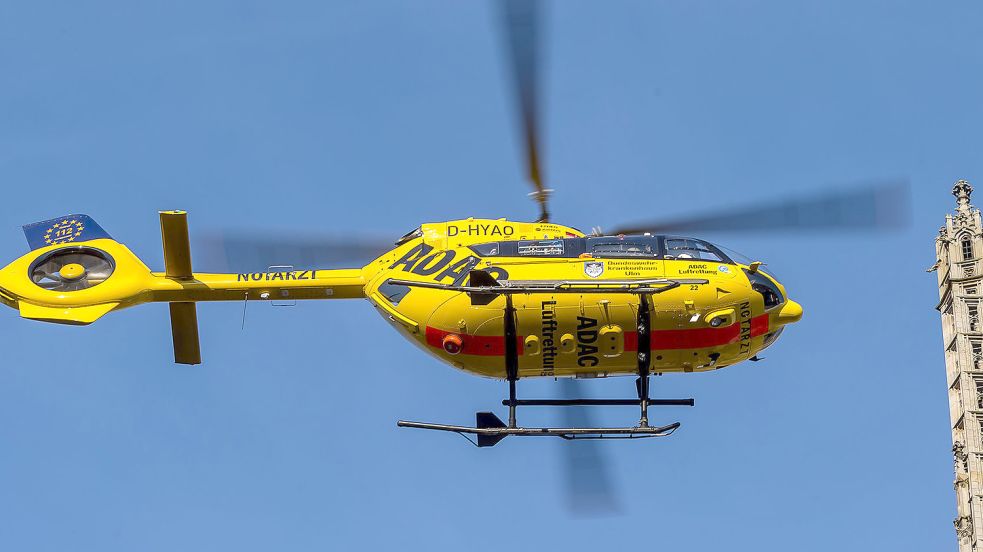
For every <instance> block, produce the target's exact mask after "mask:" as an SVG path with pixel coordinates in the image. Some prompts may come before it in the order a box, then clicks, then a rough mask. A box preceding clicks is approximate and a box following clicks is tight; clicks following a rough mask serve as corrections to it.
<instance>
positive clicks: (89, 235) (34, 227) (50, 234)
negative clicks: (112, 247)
mask: <svg viewBox="0 0 983 552" xmlns="http://www.w3.org/2000/svg"><path fill="white" fill-rule="evenodd" d="M23 228H24V236H25V237H26V238H27V244H28V245H30V246H31V250H32V251H33V250H35V249H41V248H42V247H48V246H49V245H61V244H65V243H69V242H76V241H80V242H81V241H89V240H98V239H103V238H105V239H110V240H111V239H113V238H112V237H111V236H110V235H109V233H107V232H106V231H105V230H103V229H102V226H99V223H97V222H96V221H94V220H92V217H90V216H89V215H65V216H63V217H59V218H55V219H50V220H42V221H41V222H32V223H31V224H27V225H24V227H23Z"/></svg>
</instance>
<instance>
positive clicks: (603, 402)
mask: <svg viewBox="0 0 983 552" xmlns="http://www.w3.org/2000/svg"><path fill="white" fill-rule="evenodd" d="M641 403H642V401H641V399H518V400H516V401H515V405H516V406H638V405H640V404H641ZM508 404H509V400H508V399H503V400H502V406H508ZM695 404H696V401H694V400H693V399H649V400H648V405H649V406H694V405H695Z"/></svg>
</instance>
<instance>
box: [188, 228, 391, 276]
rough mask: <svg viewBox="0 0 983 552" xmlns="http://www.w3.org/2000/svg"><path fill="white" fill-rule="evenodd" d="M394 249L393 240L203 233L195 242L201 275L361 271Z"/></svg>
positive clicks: (195, 253) (197, 266) (196, 266)
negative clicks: (281, 270)
mask: <svg viewBox="0 0 983 552" xmlns="http://www.w3.org/2000/svg"><path fill="white" fill-rule="evenodd" d="M393 247H394V245H393V241H392V240H384V239H382V238H353V239H348V238H346V239H339V238H337V237H331V236H305V237H303V238H298V237H297V236H289V235H286V234H255V233H241V232H239V233H237V232H204V233H200V234H198V235H197V236H196V237H195V239H194V248H193V259H194V264H195V270H196V271H198V272H210V271H215V272H240V273H245V272H264V271H266V270H267V269H268V268H269V267H271V266H292V267H294V268H296V269H299V270H310V269H317V268H361V267H362V266H364V265H365V264H366V263H368V262H369V261H371V260H372V259H375V258H376V257H378V256H379V255H381V254H383V253H385V252H386V251H388V250H390V249H392V248H393Z"/></svg>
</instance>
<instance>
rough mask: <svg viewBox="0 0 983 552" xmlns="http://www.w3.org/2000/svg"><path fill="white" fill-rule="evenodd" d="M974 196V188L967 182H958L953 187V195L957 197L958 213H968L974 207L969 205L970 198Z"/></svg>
mask: <svg viewBox="0 0 983 552" xmlns="http://www.w3.org/2000/svg"><path fill="white" fill-rule="evenodd" d="M972 194H973V186H972V185H971V184H970V183H969V182H968V181H966V180H958V181H956V184H955V185H954V186H953V187H952V195H954V196H956V211H957V212H959V213H965V212H968V211H969V210H970V209H971V208H972V207H973V206H972V205H970V203H969V196H970V195H972Z"/></svg>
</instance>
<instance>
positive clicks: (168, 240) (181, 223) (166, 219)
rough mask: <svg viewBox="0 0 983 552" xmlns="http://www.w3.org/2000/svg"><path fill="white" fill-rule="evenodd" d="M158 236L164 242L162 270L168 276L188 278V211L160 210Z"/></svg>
mask: <svg viewBox="0 0 983 552" xmlns="http://www.w3.org/2000/svg"><path fill="white" fill-rule="evenodd" d="M160 237H161V241H162V242H163V244H164V271H165V275H166V276H167V277H168V278H176V279H178V280H190V279H191V278H193V276H192V273H191V244H190V242H189V241H188V213H186V212H184V211H161V212H160Z"/></svg>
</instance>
